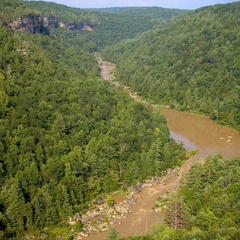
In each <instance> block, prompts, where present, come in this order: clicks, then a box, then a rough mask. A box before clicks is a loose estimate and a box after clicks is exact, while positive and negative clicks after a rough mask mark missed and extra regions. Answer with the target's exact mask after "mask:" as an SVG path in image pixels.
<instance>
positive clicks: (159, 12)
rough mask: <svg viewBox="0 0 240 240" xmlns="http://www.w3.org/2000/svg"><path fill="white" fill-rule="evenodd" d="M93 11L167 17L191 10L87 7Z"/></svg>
mask: <svg viewBox="0 0 240 240" xmlns="http://www.w3.org/2000/svg"><path fill="white" fill-rule="evenodd" d="M87 10H92V11H100V12H108V13H118V14H126V15H127V14H128V15H129V14H130V15H132V16H148V17H150V18H151V19H167V18H172V17H174V16H177V15H179V14H182V13H184V12H189V10H181V9H170V8H162V7H112V8H92V9H87Z"/></svg>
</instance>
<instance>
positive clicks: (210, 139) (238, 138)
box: [84, 56, 240, 240]
mask: <svg viewBox="0 0 240 240" xmlns="http://www.w3.org/2000/svg"><path fill="white" fill-rule="evenodd" d="M99 57H100V56H99ZM100 67H101V74H102V77H103V78H104V79H105V80H108V81H110V82H111V83H113V84H115V85H116V86H120V84H119V83H115V82H113V81H112V77H111V75H110V72H111V70H112V69H113V67H114V65H112V64H110V63H105V62H101V65H100ZM126 89H128V91H127V92H128V93H129V94H130V96H131V97H133V98H134V99H135V100H137V101H142V100H141V99H140V98H139V97H138V96H136V95H134V94H132V93H131V91H129V88H126ZM155 107H156V106H155ZM161 110H162V112H163V114H164V115H165V117H166V120H167V124H168V127H169V130H170V134H171V137H172V138H173V139H175V140H176V141H181V142H182V143H183V146H184V147H185V148H186V149H187V150H189V151H190V150H192V149H198V154H197V156H196V157H192V158H190V159H188V160H186V161H185V162H184V164H183V165H182V166H181V168H180V169H179V171H178V172H176V173H175V174H173V175H171V176H170V177H168V178H166V179H164V181H163V182H161V183H157V184H156V185H154V186H150V187H145V188H143V190H142V191H141V192H140V193H138V194H136V196H135V197H136V199H137V202H136V203H135V204H134V205H133V206H132V209H131V213H130V214H128V215H127V218H125V219H122V220H121V223H120V224H117V225H116V230H117V231H118V232H119V233H120V236H121V237H126V236H133V235H135V234H138V233H140V234H144V233H146V232H147V231H148V230H149V229H150V227H151V225H152V224H153V223H155V222H158V221H163V219H164V214H163V213H162V212H159V213H156V212H154V211H153V210H152V208H153V206H154V204H155V202H156V198H157V197H158V196H160V195H162V194H164V193H166V192H167V191H173V190H176V189H177V188H178V187H179V184H180V177H181V176H182V174H183V172H184V171H186V170H188V169H189V167H190V166H191V165H192V164H193V163H194V162H201V161H202V159H204V158H206V157H207V156H208V155H209V154H212V155H215V154H218V153H221V154H222V155H223V156H224V157H225V158H226V159H231V158H234V157H240V133H239V132H238V131H236V130H233V129H231V128H228V127H223V126H220V125H218V124H216V123H215V122H213V121H212V120H211V119H210V118H209V117H207V116H203V115H199V114H192V113H183V112H180V111H176V110H171V109H163V108H162V109H161ZM121 198H122V197H121ZM121 200H124V198H122V199H121ZM107 234H108V232H103V233H96V234H90V235H89V236H88V237H86V238H84V239H86V240H103V239H105V238H106V237H107Z"/></svg>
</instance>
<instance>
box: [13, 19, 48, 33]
mask: <svg viewBox="0 0 240 240" xmlns="http://www.w3.org/2000/svg"><path fill="white" fill-rule="evenodd" d="M9 25H10V27H11V28H12V29H13V30H15V31H26V32H29V33H34V34H36V33H41V32H42V31H43V27H44V26H43V20H42V18H41V17H40V16H38V15H31V16H30V15H29V16H25V17H21V18H19V19H17V20H15V21H13V22H12V23H10V24H9Z"/></svg>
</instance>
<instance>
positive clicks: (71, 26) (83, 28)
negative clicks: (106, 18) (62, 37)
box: [58, 22, 93, 32]
mask: <svg viewBox="0 0 240 240" xmlns="http://www.w3.org/2000/svg"><path fill="white" fill-rule="evenodd" d="M58 24H59V26H60V27H64V28H68V29H69V30H72V31H90V32H91V31H93V28H92V26H89V25H82V24H81V23H66V22H59V23H58Z"/></svg>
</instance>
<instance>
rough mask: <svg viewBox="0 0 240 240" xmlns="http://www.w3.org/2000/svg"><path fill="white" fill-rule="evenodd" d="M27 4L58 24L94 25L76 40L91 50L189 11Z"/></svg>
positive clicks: (41, 2) (129, 36) (34, 2)
mask: <svg viewBox="0 0 240 240" xmlns="http://www.w3.org/2000/svg"><path fill="white" fill-rule="evenodd" d="M26 3H27V4H29V5H30V6H32V7H34V8H36V9H37V10H39V11H40V12H41V13H42V16H44V17H46V16H47V17H51V18H54V19H55V21H56V20H57V21H58V22H66V23H71V24H75V25H76V26H79V25H80V26H81V25H88V26H90V27H91V28H92V29H93V31H91V32H88V31H85V32H84V33H82V35H81V38H80V36H78V37H77V38H75V37H74V40H75V41H78V43H82V44H84V45H85V44H86V45H87V47H88V48H89V50H91V51H97V50H99V48H101V47H104V46H107V45H111V44H114V43H117V42H119V41H121V40H123V39H128V38H133V37H135V36H136V35H137V34H139V33H142V32H145V31H147V30H149V29H152V28H153V27H154V26H156V25H157V24H159V23H161V22H163V21H164V20H165V19H169V18H172V17H174V16H177V15H179V14H182V13H184V12H186V10H177V9H164V8H160V7H155V8H131V10H128V11H127V10H125V11H124V9H125V8H122V9H123V11H121V12H120V13H116V12H114V10H113V12H102V11H101V9H99V10H98V9H95V11H88V10H84V9H78V8H70V7H67V6H64V5H59V4H55V3H47V2H43V1H30V2H29V1H28V2H26ZM114 9H119V8H114ZM76 29H77V28H76ZM72 40H73V39H72Z"/></svg>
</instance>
